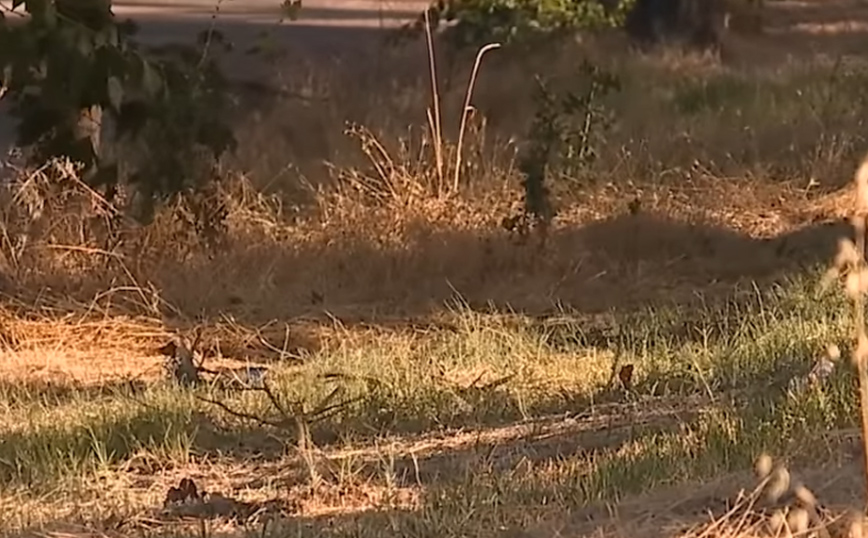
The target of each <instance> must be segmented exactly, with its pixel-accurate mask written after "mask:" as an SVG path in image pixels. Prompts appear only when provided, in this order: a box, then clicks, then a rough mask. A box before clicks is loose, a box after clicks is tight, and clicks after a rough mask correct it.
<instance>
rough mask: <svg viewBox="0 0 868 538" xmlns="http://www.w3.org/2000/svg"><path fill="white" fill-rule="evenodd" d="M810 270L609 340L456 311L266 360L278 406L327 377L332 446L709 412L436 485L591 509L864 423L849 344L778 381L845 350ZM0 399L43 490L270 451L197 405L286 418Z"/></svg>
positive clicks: (114, 401)
mask: <svg viewBox="0 0 868 538" xmlns="http://www.w3.org/2000/svg"><path fill="white" fill-rule="evenodd" d="M815 281H816V279H815V278H814V277H805V278H803V279H797V280H792V281H791V282H790V283H788V284H787V285H785V286H782V287H780V288H777V289H774V290H771V291H769V292H766V293H762V294H756V295H753V296H748V298H747V299H742V300H740V301H739V302H737V303H736V302H729V303H726V304H724V305H723V306H720V307H716V308H711V307H709V308H707V309H706V310H705V311H703V312H700V313H698V314H697V313H696V312H687V311H678V310H669V311H648V312H644V313H641V314H635V315H632V316H625V317H622V318H620V319H619V318H617V317H613V318H612V323H613V325H612V327H610V329H609V330H608V332H609V334H610V336H609V337H608V341H606V342H601V341H600V339H601V338H600V337H599V336H597V337H592V336H591V335H589V334H588V333H587V332H584V331H583V330H582V327H583V324H584V323H583V321H582V319H581V318H574V319H572V321H569V322H568V323H559V324H556V325H554V324H548V325H546V324H545V323H541V322H539V321H534V320H529V319H521V318H516V317H510V316H491V315H482V314H478V313H473V312H471V311H468V310H458V311H456V313H455V316H456V319H457V320H458V324H457V330H454V331H447V330H439V331H430V332H413V331H406V332H404V333H400V332H399V333H383V334H379V335H376V334H375V335H367V336H351V335H349V334H348V335H347V337H346V338H344V339H340V340H338V341H336V342H335V343H333V345H331V346H330V347H326V348H325V349H324V350H322V351H321V352H320V353H319V354H318V355H316V356H314V357H312V358H311V359H310V360H309V361H308V362H307V364H306V365H304V366H302V367H298V368H294V369H288V368H287V369H282V370H281V369H278V370H277V371H276V372H273V379H272V380H271V383H272V386H273V387H274V391H275V393H276V394H277V395H278V396H279V397H280V398H281V400H282V401H283V402H284V403H285V404H287V405H288V404H289V402H293V403H294V404H295V405H297V406H299V408H301V407H302V406H303V408H305V409H306V410H307V411H308V412H310V411H311V410H313V409H315V408H316V407H317V406H318V405H320V404H321V402H322V401H323V400H324V399H325V398H326V397H327V396H328V395H329V394H331V393H332V392H333V391H334V390H335V388H336V387H337V388H338V390H339V393H338V395H337V396H335V397H334V398H332V400H330V401H349V402H351V403H349V404H347V405H346V406H344V407H342V408H341V409H340V410H339V411H337V412H336V413H335V414H333V415H332V416H330V417H328V418H327V419H325V420H323V421H321V422H316V423H313V424H312V425H311V431H312V435H313V439H314V440H315V441H317V442H318V444H319V445H320V446H322V447H325V448H328V447H329V446H331V447H339V446H341V445H342V444H343V443H347V442H350V441H352V442H353V443H355V444H356V445H358V444H369V443H373V442H375V441H376V440H377V439H381V438H383V437H384V436H389V435H399V436H401V435H408V434H412V433H422V432H428V431H432V430H443V431H446V430H449V429H455V428H482V427H486V426H489V427H490V426H495V425H504V424H510V423H513V422H516V421H520V420H522V419H531V418H535V417H541V416H546V415H553V414H564V413H567V414H571V415H573V416H574V417H575V419H576V420H578V421H581V420H585V419H586V418H588V417H591V418H593V417H595V416H603V415H605V416H606V417H608V418H607V420H615V419H619V420H620V422H619V424H620V423H622V422H623V423H625V424H627V425H629V423H630V422H631V421H632V420H634V419H636V420H640V419H643V418H644V417H645V416H646V415H647V414H648V411H649V410H650V409H652V408H653V407H654V406H655V405H657V404H658V403H660V402H668V403H671V402H676V403H677V402H685V401H687V399H688V398H694V399H697V398H698V399H700V400H701V401H703V402H704V403H703V404H702V405H703V409H702V413H700V414H698V415H695V414H693V415H691V416H690V417H689V420H687V421H686V422H684V423H681V424H678V423H677V422H675V423H672V422H671V421H670V422H665V421H664V422H662V423H661V422H656V421H655V420H653V419H652V420H651V421H650V423H649V424H647V425H644V426H641V425H636V426H629V427H628V428H627V430H625V431H626V432H627V433H624V434H621V435H620V436H616V437H613V438H612V439H611V440H610V441H609V442H599V441H596V442H595V444H596V445H598V446H595V447H593V449H588V450H578V451H576V453H575V454H572V455H566V456H563V455H559V456H557V457H556V458H555V459H551V458H548V457H546V458H541V459H540V462H539V463H538V464H534V465H532V466H531V467H532V468H531V469H525V470H523V471H510V472H507V473H505V474H504V473H494V472H492V473H488V474H486V473H482V478H479V479H474V481H473V482H472V483H471V484H469V485H468V484H467V483H466V482H464V481H463V480H461V479H460V477H453V479H451V480H446V481H444V483H448V484H450V485H449V487H450V488H459V489H461V488H466V487H470V488H471V489H473V490H476V489H477V488H479V487H480V484H487V485H485V488H495V489H496V490H497V491H500V492H501V493H502V495H506V496H507V497H509V496H515V498H516V501H518V500H519V499H527V498H536V499H540V498H542V497H547V496H552V495H555V496H557V495H566V496H568V497H569V499H571V503H573V504H575V505H584V504H586V503H589V502H592V501H597V500H606V499H613V498H617V497H618V496H620V495H623V494H627V493H631V492H638V491H644V490H646V489H648V488H653V487H655V486H658V485H661V484H671V483H677V482H681V481H686V480H693V479H702V478H708V477H711V476H715V475H717V474H719V473H721V472H724V471H731V470H736V469H744V468H745V467H746V466H749V464H750V462H751V460H752V458H754V457H755V456H756V455H757V454H758V453H759V452H761V451H763V450H769V451H772V452H778V451H786V452H787V454H790V455H792V456H793V457H798V456H799V452H803V453H804V454H807V453H809V452H810V451H811V450H812V445H811V442H812V441H817V440H819V436H820V435H821V434H822V433H823V432H825V431H828V430H833V429H837V428H842V427H851V426H854V425H855V424H857V422H856V416H857V415H856V400H855V397H856V391H855V388H854V380H853V377H852V375H851V373H850V370H849V368H848V367H847V365H848V364H849V363H848V362H847V361H846V349H845V353H844V357H845V358H844V359H842V364H843V367H840V368H839V371H838V372H837V373H836V375H835V376H833V378H832V379H831V380H830V381H829V382H827V384H826V385H825V386H823V387H822V388H819V389H812V390H810V391H808V392H807V393H806V394H804V395H801V396H799V397H795V398H794V397H792V396H788V395H787V392H786V386H787V382H788V381H789V379H790V378H791V377H793V376H795V375H799V374H801V373H804V372H806V371H807V370H808V369H810V366H811V364H812V361H813V359H814V357H816V356H818V355H819V354H820V353H821V352H822V350H823V349H824V348H825V346H826V345H827V344H829V343H838V344H839V345H841V346H842V348H846V339H847V324H848V318H847V315H846V312H847V311H846V309H845V308H844V303H843V302H842V300H841V299H840V298H839V297H837V296H836V295H834V294H832V295H827V296H824V297H819V298H818V297H817V296H816V295H815V294H814V291H813V289H812V284H813V282H815ZM567 319H569V318H567ZM592 341H593V345H592ZM600 346H603V348H601V347H600ZM604 348H605V349H604ZM626 363H631V364H634V365H635V368H636V369H635V374H634V389H633V390H632V391H631V392H630V393H629V394H625V393H623V391H621V390H619V389H618V388H617V387H616V386H613V385H612V384H610V380H611V375H612V368H613V367H616V365H617V364H626ZM336 374H337V375H336ZM329 375H331V376H332V379H326V378H327V376H329ZM474 381H475V383H474ZM615 384H617V383H615ZM0 397H2V400H0V407H2V408H3V409H5V411H6V412H5V413H4V418H3V419H0V477H2V483H3V484H4V485H6V486H7V487H13V488H14V487H16V486H27V487H29V488H33V489H34V490H42V489H45V488H50V487H53V486H54V485H55V484H56V483H58V482H59V481H60V482H62V481H66V480H69V479H75V478H82V477H87V476H89V475H90V474H92V473H93V472H94V471H95V470H97V469H101V468H113V467H116V466H118V465H119V464H122V463H123V462H125V461H127V460H129V459H130V458H131V457H133V456H134V455H136V454H140V453H149V454H156V455H159V457H161V458H165V459H168V460H172V461H187V460H189V458H191V457H198V456H202V455H208V454H210V455H211V456H212V457H217V456H218V455H220V454H222V455H223V456H227V455H228V456H232V455H233V454H235V456H237V457H242V456H243V454H250V453H252V452H259V453H260V454H268V453H269V450H271V451H272V452H273V451H274V450H275V449H279V447H280V444H279V443H278V444H275V443H274V442H273V441H268V437H267V436H265V435H263V431H262V427H260V426H259V425H257V424H256V423H255V422H252V421H248V420H244V419H241V418H238V417H235V416H232V415H230V414H228V413H226V412H224V411H223V410H221V409H220V408H218V407H216V406H214V405H212V404H209V403H207V402H206V401H203V400H202V399H201V398H204V399H214V400H219V401H221V402H224V403H225V404H226V405H227V406H229V407H230V408H232V409H234V410H237V411H238V412H239V413H246V414H250V415H256V416H260V417H263V418H267V419H269V420H273V421H279V420H280V419H281V418H282V417H281V415H280V414H279V413H277V412H276V410H275V409H274V408H273V406H272V405H271V404H270V402H269V400H268V398H267V397H266V395H264V394H263V393H261V392H244V393H239V392H237V391H235V392H233V391H225V390H221V389H217V388H213V387H212V388H202V389H198V390H197V391H194V392H188V391H184V390H182V389H178V388H172V387H169V386H162V385H157V386H152V387H149V388H146V389H144V390H143V391H133V390H132V389H129V388H117V389H115V390H114V391H109V392H106V393H102V394H100V393H96V394H95V393H94V392H93V391H91V392H87V391H79V392H73V393H70V394H67V395H66V397H64V398H46V397H44V396H42V394H41V392H38V391H34V390H32V389H28V388H26V387H25V388H20V389H16V388H14V387H6V388H5V390H4V392H3V393H2V396H0ZM691 401H693V400H691ZM694 411H695V409H694ZM685 416H688V415H685ZM269 433H271V434H274V435H276V436H277V437H278V438H283V439H284V440H285V441H286V442H288V443H290V444H292V443H293V442H294V436H295V433H296V429H295V427H294V425H293V424H287V425H286V427H285V428H283V429H280V428H278V429H270V431H269ZM258 440H261V444H257V443H258V442H259V441H258ZM793 440H798V443H794V442H793ZM558 458H560V459H558ZM515 473H518V474H520V475H521V476H515ZM485 477H488V478H485ZM504 481H506V483H508V484H509V485H508V486H506V485H505V483H504ZM489 482H490V483H489ZM444 487H445V486H444ZM485 488H483V489H482V490H480V491H463V492H460V496H461V497H464V496H468V495H471V496H472V495H481V494H482V492H483V491H485ZM558 492H560V493H558ZM455 494H456V495H458V493H455ZM450 495H452V494H450ZM503 502H505V503H509V502H510V501H509V500H507V499H504V500H503Z"/></svg>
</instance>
